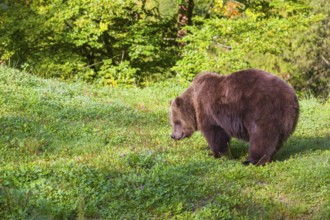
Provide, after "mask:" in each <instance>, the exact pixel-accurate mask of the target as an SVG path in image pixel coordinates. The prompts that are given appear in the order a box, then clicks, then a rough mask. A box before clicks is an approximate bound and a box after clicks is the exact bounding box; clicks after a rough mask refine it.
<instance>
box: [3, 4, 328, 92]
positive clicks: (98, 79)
mask: <svg viewBox="0 0 330 220" xmlns="http://www.w3.org/2000/svg"><path fill="white" fill-rule="evenodd" d="M329 13H330V3H329V1H327V0H289V1H283V0H273V1H270V0H248V1H220V0H195V1H193V0H179V1H177V0H163V1H158V0H125V1H123V0H113V1H110V0H98V1H95V0H36V1H29V0H14V1H13V0H2V3H1V4H0V62H1V63H3V64H5V65H8V66H12V67H15V68H19V69H21V70H24V71H27V72H29V73H32V74H35V75H38V76H42V77H47V78H50V77H59V78H62V79H77V78H79V79H83V80H85V81H87V82H91V83H96V84H100V85H110V86H113V87H116V86H146V85H149V84H150V83H153V82H158V81H164V80H166V79H169V78H173V77H177V78H180V79H181V80H184V81H190V80H191V79H192V78H193V77H194V76H195V75H196V74H197V73H199V72H201V71H215V72H219V73H222V74H229V73H231V72H233V71H236V70H240V69H246V68H251V67H253V68H259V69H263V70H266V71H269V72H272V73H274V74H276V75H278V76H280V77H281V78H283V79H285V80H287V81H289V82H290V83H291V84H292V85H293V86H294V87H295V88H296V90H298V92H305V93H308V94H312V95H314V96H317V97H323V98H324V97H327V96H328V94H329V79H330V47H329V44H330V37H329V32H330V16H329Z"/></svg>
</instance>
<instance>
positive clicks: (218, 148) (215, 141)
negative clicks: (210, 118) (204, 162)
mask: <svg viewBox="0 0 330 220" xmlns="http://www.w3.org/2000/svg"><path fill="white" fill-rule="evenodd" d="M202 133H203V134H204V136H205V138H206V140H207V142H208V144H209V147H210V149H211V151H212V153H213V156H214V157H215V158H218V157H220V156H222V155H224V154H226V153H227V152H228V142H229V141H230V137H229V136H228V135H227V134H226V132H225V131H224V130H223V129H222V128H221V127H219V126H211V127H209V128H208V129H202Z"/></svg>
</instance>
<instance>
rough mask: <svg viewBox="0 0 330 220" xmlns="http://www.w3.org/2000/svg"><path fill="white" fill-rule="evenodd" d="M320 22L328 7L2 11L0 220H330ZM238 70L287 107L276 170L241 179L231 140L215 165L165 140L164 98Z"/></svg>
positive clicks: (196, 147) (56, 3) (120, 0)
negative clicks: (278, 86)
mask: <svg viewBox="0 0 330 220" xmlns="http://www.w3.org/2000/svg"><path fill="white" fill-rule="evenodd" d="M329 13H330V1H329V0H287V1H285V0H239V1H231V0H230V1H220V0H0V219H4V220H6V219H46V220H48V219H49V220H53V219H78V220H83V219H175V220H185V219H189V220H190V219H196V220H197V219H198V220H200V219H202V220H203V219H205V220H222V219H228V220H232V219H240V220H241V219H306V220H319V219H320V220H323V219H330V133H329V131H330V117H329V116H330V99H329V90H330V83H329V82H330V46H329V45H330V36H329V34H330V14H329ZM247 68H258V69H262V70H266V71H268V72H271V73H273V74H275V75H277V76H278V77H280V78H282V79H283V80H284V81H286V82H288V83H289V84H290V85H292V86H293V87H294V89H295V91H296V93H297V96H298V101H299V111H300V113H299V119H298V123H297V126H296V129H295V131H294V133H293V134H292V135H291V136H290V137H289V138H288V140H287V141H286V142H285V143H284V144H283V146H282V148H281V149H279V150H278V152H277V153H276V154H275V155H274V157H273V161H271V162H270V163H267V164H265V165H263V166H254V165H247V166H244V165H243V164H242V163H244V161H246V159H247V158H248V155H249V143H247V142H243V141H242V140H239V139H236V138H232V139H231V141H230V144H229V145H228V147H229V152H230V153H228V155H221V157H220V158H214V157H213V156H211V155H210V153H211V151H210V149H209V147H208V143H207V141H206V140H205V138H204V136H203V134H202V132H198V131H197V132H195V133H194V134H193V135H192V136H191V137H189V138H186V139H184V140H180V141H174V140H172V139H171V132H172V128H171V125H170V123H169V107H170V106H169V105H170V100H173V99H175V97H177V96H178V95H179V94H182V92H183V91H185V90H186V89H187V87H188V86H189V84H190V83H191V81H192V79H193V78H194V77H195V76H196V75H197V74H198V73H200V72H204V71H215V72H218V73H220V74H224V75H226V74H230V73H232V72H234V71H237V70H241V69H247ZM250 76H251V75H249V79H251V78H250ZM273 91H274V90H273ZM233 93H235V92H233ZM278 94H279V93H276V95H278ZM281 97H282V96H281ZM172 103H173V102H172ZM257 103H258V102H257ZM259 103H260V102H259ZM279 106H282V105H279ZM295 108H296V107H295ZM282 109H283V108H282ZM296 109H297V108H296ZM280 112H281V111H280ZM264 115H268V114H264ZM269 115H271V116H272V117H274V115H272V114H269ZM274 118H275V120H276V119H277V118H276V117H274ZM172 124H173V123H172ZM268 124H272V123H268ZM279 124H282V123H281V122H280V123H279ZM264 130H267V131H269V129H264ZM273 131H274V130H273ZM270 132H271V131H270Z"/></svg>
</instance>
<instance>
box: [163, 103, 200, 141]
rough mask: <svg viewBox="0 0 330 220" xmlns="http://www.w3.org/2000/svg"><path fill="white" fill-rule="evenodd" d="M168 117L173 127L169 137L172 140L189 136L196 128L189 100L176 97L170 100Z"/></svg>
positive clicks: (193, 111)
mask: <svg viewBox="0 0 330 220" xmlns="http://www.w3.org/2000/svg"><path fill="white" fill-rule="evenodd" d="M169 117H170V124H171V126H172V129H173V132H172V135H171V138H173V139H174V140H181V139H183V138H186V137H190V136H191V135H192V134H193V133H194V131H195V130H196V127H197V126H196V116H195V110H194V106H193V104H192V103H191V101H190V100H186V99H184V98H182V97H177V98H176V99H175V100H174V101H171V102H170V116H169Z"/></svg>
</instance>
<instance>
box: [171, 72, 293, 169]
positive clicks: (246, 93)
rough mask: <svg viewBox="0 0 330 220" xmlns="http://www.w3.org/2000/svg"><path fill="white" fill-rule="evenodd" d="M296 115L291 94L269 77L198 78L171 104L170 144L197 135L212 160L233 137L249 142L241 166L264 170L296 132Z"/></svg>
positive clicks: (209, 75)
mask: <svg viewBox="0 0 330 220" xmlns="http://www.w3.org/2000/svg"><path fill="white" fill-rule="evenodd" d="M298 115H299V105H298V99H297V96H296V94H295V91H294V89H293V88H292V87H291V86H289V85H288V84H287V83H286V82H284V81H283V80H282V79H280V78H279V77H277V76H274V75H272V74H270V73H268V72H265V71H262V70H257V69H248V70H242V71H238V72H234V73H232V74H230V75H227V76H223V75H219V74H217V73H202V74H199V75H197V76H196V77H195V79H194V80H193V82H192V83H191V85H190V86H189V88H188V89H187V90H186V91H185V92H184V93H183V94H181V95H180V96H178V97H177V98H175V100H173V101H171V104H170V123H171V125H172V128H173V133H172V135H171V138H173V139H175V140H181V139H183V138H185V137H190V136H191V135H192V134H193V133H194V131H196V130H200V131H201V132H202V134H203V135H204V137H205V138H206V140H207V142H208V144H209V147H210V149H211V150H212V153H213V155H214V157H216V158H217V157H220V156H221V155H223V154H225V153H226V152H227V151H228V142H229V141H230V138H231V137H235V138H238V139H242V140H245V141H248V142H249V156H248V160H247V161H245V162H243V164H249V163H252V164H254V165H263V164H265V163H267V162H270V161H271V160H272V157H273V155H274V154H275V152H276V151H277V150H278V149H279V148H280V147H281V145H282V144H283V142H284V141H285V140H286V139H287V138H288V137H289V136H290V134H291V133H292V132H293V131H294V129H295V127H296V124H297V120H298Z"/></svg>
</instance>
